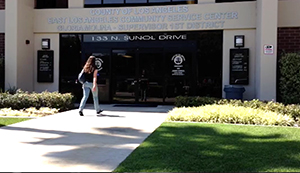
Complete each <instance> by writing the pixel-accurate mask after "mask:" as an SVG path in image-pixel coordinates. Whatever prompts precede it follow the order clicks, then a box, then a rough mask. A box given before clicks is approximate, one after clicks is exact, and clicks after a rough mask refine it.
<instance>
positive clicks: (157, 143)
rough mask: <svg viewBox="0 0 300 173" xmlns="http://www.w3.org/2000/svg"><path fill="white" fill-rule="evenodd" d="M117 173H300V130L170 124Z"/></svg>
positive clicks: (147, 141)
mask: <svg viewBox="0 0 300 173" xmlns="http://www.w3.org/2000/svg"><path fill="white" fill-rule="evenodd" d="M114 171H115V172H300V128H293V127H267V126H245V125H231V124H206V123H175V122H165V123H163V124H162V125H161V126H160V127H159V128H158V129H157V130H156V131H155V132H154V133H152V134H151V135H150V136H149V137H148V138H147V139H146V140H145V141H144V142H143V143H142V144H141V145H140V146H139V147H138V148H137V149H136V150H135V151H134V152H133V153H132V154H131V155H130V156H128V158H127V159H126V160H125V161H124V162H122V163H121V164H120V165H119V167H118V168H117V169H116V170H114Z"/></svg>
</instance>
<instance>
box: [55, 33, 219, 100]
mask: <svg viewBox="0 0 300 173" xmlns="http://www.w3.org/2000/svg"><path fill="white" fill-rule="evenodd" d="M167 36H168V37H167ZM150 38H151V39H150ZM166 38H168V39H169V40H166ZM222 38H223V32H222V31H201V32H168V33H125V34H61V37H60V63H59V66H60V69H59V77H60V82H59V91H60V92H71V93H73V94H74V95H75V96H76V98H77V101H76V102H79V101H80V99H81V97H82V88H81V85H80V84H75V81H76V79H77V75H78V73H79V72H80V71H81V69H82V67H83V65H84V63H85V61H86V60H87V59H88V57H89V56H91V55H94V56H96V58H97V65H98V66H99V67H98V68H99V73H98V74H99V75H98V88H99V98H100V99H99V100H100V102H101V103H158V104H174V102H175V99H176V97H177V96H209V97H218V98H221V97H222V64H223V63H222V53H223V49H222V48H223V46H222V43H223V40H222ZM89 100H91V99H89ZM91 101H92V100H91Z"/></svg>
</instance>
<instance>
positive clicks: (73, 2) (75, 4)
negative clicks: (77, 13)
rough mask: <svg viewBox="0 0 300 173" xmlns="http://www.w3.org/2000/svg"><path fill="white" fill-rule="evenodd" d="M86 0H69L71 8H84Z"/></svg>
mask: <svg viewBox="0 0 300 173" xmlns="http://www.w3.org/2000/svg"><path fill="white" fill-rule="evenodd" d="M83 7H84V0H69V8H83Z"/></svg>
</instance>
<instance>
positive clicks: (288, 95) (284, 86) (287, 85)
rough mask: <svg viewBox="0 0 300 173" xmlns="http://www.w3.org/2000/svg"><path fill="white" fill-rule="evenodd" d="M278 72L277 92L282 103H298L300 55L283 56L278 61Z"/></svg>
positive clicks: (299, 99)
mask: <svg viewBox="0 0 300 173" xmlns="http://www.w3.org/2000/svg"><path fill="white" fill-rule="evenodd" d="M279 70H280V76H281V77H280V79H279V92H280V96H281V98H282V102H283V103H284V104H295V103H300V54H298V53H285V54H283V55H282V57H281V58H280V60H279Z"/></svg>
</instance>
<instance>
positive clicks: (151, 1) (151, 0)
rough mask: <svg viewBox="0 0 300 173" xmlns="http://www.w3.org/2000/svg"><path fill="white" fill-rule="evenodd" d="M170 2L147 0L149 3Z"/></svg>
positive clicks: (168, 0) (165, 0) (166, 0)
mask: <svg viewBox="0 0 300 173" xmlns="http://www.w3.org/2000/svg"><path fill="white" fill-rule="evenodd" d="M160 2H170V0H149V3H160Z"/></svg>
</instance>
